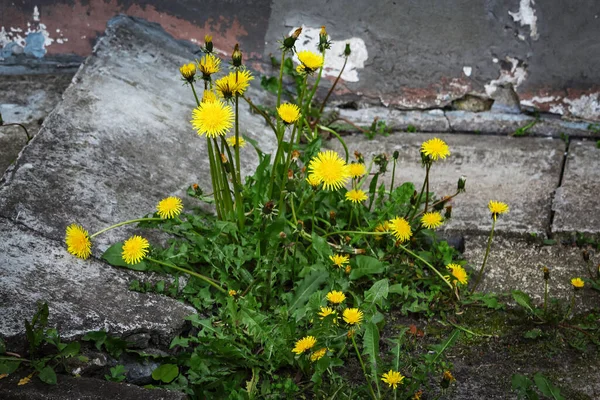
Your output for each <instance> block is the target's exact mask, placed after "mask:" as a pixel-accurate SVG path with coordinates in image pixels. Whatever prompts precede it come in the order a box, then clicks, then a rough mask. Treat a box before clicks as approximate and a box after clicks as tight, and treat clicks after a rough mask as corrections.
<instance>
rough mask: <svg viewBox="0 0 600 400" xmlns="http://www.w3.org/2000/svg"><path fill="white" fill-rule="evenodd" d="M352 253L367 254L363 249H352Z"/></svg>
mask: <svg viewBox="0 0 600 400" xmlns="http://www.w3.org/2000/svg"><path fill="white" fill-rule="evenodd" d="M354 254H367V250H365V249H356V250H354Z"/></svg>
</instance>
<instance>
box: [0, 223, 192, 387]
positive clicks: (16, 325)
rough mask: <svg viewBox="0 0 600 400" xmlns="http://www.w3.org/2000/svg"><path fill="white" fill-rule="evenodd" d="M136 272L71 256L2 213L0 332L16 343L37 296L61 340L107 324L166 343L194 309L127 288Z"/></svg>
mask: <svg viewBox="0 0 600 400" xmlns="http://www.w3.org/2000/svg"><path fill="white" fill-rule="evenodd" d="M140 276H143V274H138V273H135V272H133V271H124V270H118V269H116V268H113V267H111V266H109V265H106V264H104V263H101V262H98V261H96V260H94V259H88V260H80V259H78V258H75V257H73V256H72V255H70V254H69V253H67V251H66V250H64V249H63V247H62V245H61V243H58V242H56V241H53V240H50V239H47V238H45V237H43V236H42V235H41V234H39V233H36V232H33V231H32V230H30V229H28V228H25V227H22V226H19V225H17V224H15V223H13V222H10V221H8V220H6V219H4V218H0V281H1V282H2V285H0V304H2V307H1V308H0V336H2V337H4V339H7V340H8V341H9V343H11V342H15V343H16V341H18V340H19V337H22V336H23V335H24V331H25V326H24V321H25V320H26V319H27V320H31V318H32V317H33V314H34V313H35V311H36V302H38V301H46V302H48V307H49V309H50V319H49V321H50V322H49V324H50V325H52V326H54V327H56V328H57V329H58V331H59V333H60V334H61V337H62V338H63V339H65V340H73V339H76V338H79V337H81V336H82V335H84V334H85V333H86V332H88V331H97V330H101V329H105V330H106V331H107V332H110V333H111V334H114V335H118V336H128V335H130V334H132V333H136V334H141V333H146V334H147V338H148V340H147V343H144V345H145V346H153V347H157V346H168V344H169V343H170V341H171V340H172V338H173V337H175V336H176V335H177V334H179V333H180V332H181V330H182V329H183V327H184V318H185V317H186V316H188V315H191V314H193V313H194V312H195V311H194V309H193V308H192V307H189V306H186V305H184V304H183V303H180V302H178V301H176V300H173V299H171V298H169V297H166V296H160V295H156V294H149V293H137V292H132V291H130V290H129V289H128V287H129V282H130V281H131V280H132V279H134V278H139V277H140ZM140 347H144V346H143V345H142V346H140ZM9 348H10V346H9ZM0 397H1V396H0Z"/></svg>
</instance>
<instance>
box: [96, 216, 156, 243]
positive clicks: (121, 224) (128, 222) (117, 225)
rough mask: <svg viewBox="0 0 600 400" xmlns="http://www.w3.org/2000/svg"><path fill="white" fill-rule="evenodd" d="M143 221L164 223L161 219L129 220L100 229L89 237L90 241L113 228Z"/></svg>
mask: <svg viewBox="0 0 600 400" xmlns="http://www.w3.org/2000/svg"><path fill="white" fill-rule="evenodd" d="M145 221H164V219H162V218H137V219H130V220H129V221H124V222H119V223H118V224H114V225H111V226H109V227H108V228H104V229H102V230H100V231H98V232H96V233H94V234H93V235H90V239H93V238H94V237H96V236H98V235H100V234H102V233H104V232H106V231H109V230H111V229H114V228H118V227H120V226H123V225H127V224H135V223H136V222H145Z"/></svg>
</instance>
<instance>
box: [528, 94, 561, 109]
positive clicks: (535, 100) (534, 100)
mask: <svg viewBox="0 0 600 400" xmlns="http://www.w3.org/2000/svg"><path fill="white" fill-rule="evenodd" d="M557 100H560V97H554V96H545V97H538V96H533V97H532V98H531V99H529V100H521V104H522V105H524V106H529V107H536V106H537V105H540V104H544V103H550V102H553V101H557Z"/></svg>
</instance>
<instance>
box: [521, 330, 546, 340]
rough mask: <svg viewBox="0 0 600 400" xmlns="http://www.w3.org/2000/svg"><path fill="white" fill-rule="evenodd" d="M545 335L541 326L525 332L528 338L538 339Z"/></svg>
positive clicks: (525, 336)
mask: <svg viewBox="0 0 600 400" xmlns="http://www.w3.org/2000/svg"><path fill="white" fill-rule="evenodd" d="M542 335H543V333H542V330H541V329H540V328H535V329H532V330H530V331H527V332H525V334H524V335H523V337H524V338H526V339H537V338H539V337H541V336H542Z"/></svg>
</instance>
